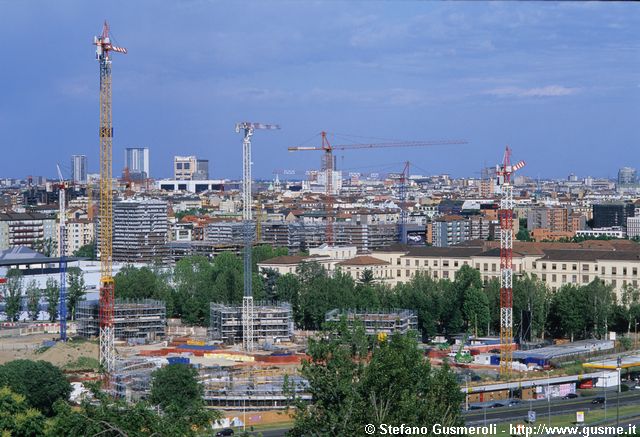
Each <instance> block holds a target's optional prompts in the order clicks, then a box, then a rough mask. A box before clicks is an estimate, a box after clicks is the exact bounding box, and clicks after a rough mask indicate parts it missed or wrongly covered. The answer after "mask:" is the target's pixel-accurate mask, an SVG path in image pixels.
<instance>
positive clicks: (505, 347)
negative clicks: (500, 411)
mask: <svg viewBox="0 0 640 437" xmlns="http://www.w3.org/2000/svg"><path fill="white" fill-rule="evenodd" d="M524 166H525V163H524V161H520V162H518V163H517V164H515V165H511V149H510V148H509V146H507V147H506V149H505V152H504V157H503V159H502V164H501V165H497V166H496V176H497V179H498V180H497V185H498V186H499V187H500V190H501V193H502V197H501V199H500V210H499V211H498V216H499V218H500V376H501V377H503V378H504V379H507V380H508V379H510V377H511V370H512V363H513V351H512V350H511V348H512V347H513V205H514V201H513V185H511V175H512V174H513V172H515V171H516V170H519V169H521V168H522V167H524Z"/></svg>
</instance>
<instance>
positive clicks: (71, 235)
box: [58, 218, 95, 256]
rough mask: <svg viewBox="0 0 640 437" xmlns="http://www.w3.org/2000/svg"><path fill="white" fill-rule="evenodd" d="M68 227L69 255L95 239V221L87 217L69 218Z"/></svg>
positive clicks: (66, 241)
mask: <svg viewBox="0 0 640 437" xmlns="http://www.w3.org/2000/svg"><path fill="white" fill-rule="evenodd" d="M66 228H67V237H66V240H65V253H66V254H67V256H69V255H72V254H73V253H74V252H75V251H77V250H78V249H80V248H81V247H82V246H86V245H87V244H90V243H91V242H92V241H94V237H95V234H94V226H93V222H92V221H90V220H88V219H86V218H84V219H72V220H69V221H67V223H66ZM58 247H60V242H58Z"/></svg>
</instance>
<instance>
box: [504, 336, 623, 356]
mask: <svg viewBox="0 0 640 437" xmlns="http://www.w3.org/2000/svg"><path fill="white" fill-rule="evenodd" d="M613 348H614V341H613V340H582V341H574V342H573V343H565V344H557V345H554V346H547V347H543V348H540V349H529V350H526V351H523V350H519V351H514V352H513V358H515V359H520V360H524V359H525V358H527V357H532V358H538V359H545V360H550V359H552V358H557V357H563V356H567V355H578V354H582V353H589V352H595V351H600V350H607V349H613Z"/></svg>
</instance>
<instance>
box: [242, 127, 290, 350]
mask: <svg viewBox="0 0 640 437" xmlns="http://www.w3.org/2000/svg"><path fill="white" fill-rule="evenodd" d="M256 129H280V127H279V126H278V125H275V124H264V123H249V122H241V123H237V124H236V132H242V133H243V140H242V231H243V232H242V233H243V240H244V241H243V242H244V257H243V259H244V296H243V298H242V347H243V349H244V350H245V351H247V352H251V351H253V348H254V344H253V343H254V342H253V340H254V334H253V319H254V311H253V289H252V284H251V282H252V281H251V279H252V277H251V275H252V269H251V249H252V248H253V222H252V215H251V205H252V203H253V202H252V195H251V183H252V177H251V137H253V132H254V130H256Z"/></svg>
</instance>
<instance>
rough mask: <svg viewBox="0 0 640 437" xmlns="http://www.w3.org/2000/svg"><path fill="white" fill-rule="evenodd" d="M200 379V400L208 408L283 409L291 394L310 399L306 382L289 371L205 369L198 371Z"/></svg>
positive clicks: (295, 373) (294, 372) (292, 371)
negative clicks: (201, 387)
mask: <svg viewBox="0 0 640 437" xmlns="http://www.w3.org/2000/svg"><path fill="white" fill-rule="evenodd" d="M285 377H286V379H285ZM200 380H201V382H202V385H203V386H204V401H205V403H206V405H207V406H208V407H212V408H223V409H225V410H266V409H284V408H286V407H287V405H288V404H289V403H290V402H291V396H292V394H293V393H295V396H296V398H298V399H302V400H305V401H310V400H311V395H310V394H309V393H308V392H307V388H308V383H307V381H306V380H305V379H303V378H302V377H301V376H299V375H298V374H297V372H296V371H295V370H290V369H287V370H283V369H275V368H274V369H253V368H249V369H247V368H237V367H236V368H231V369H230V368H223V367H220V366H216V367H207V368H202V369H200ZM285 381H286V384H285ZM285 385H288V387H285Z"/></svg>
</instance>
